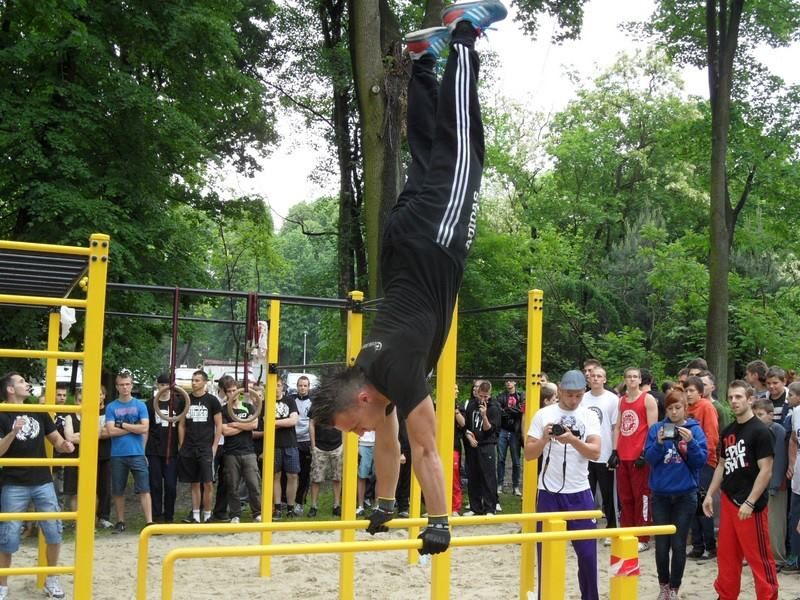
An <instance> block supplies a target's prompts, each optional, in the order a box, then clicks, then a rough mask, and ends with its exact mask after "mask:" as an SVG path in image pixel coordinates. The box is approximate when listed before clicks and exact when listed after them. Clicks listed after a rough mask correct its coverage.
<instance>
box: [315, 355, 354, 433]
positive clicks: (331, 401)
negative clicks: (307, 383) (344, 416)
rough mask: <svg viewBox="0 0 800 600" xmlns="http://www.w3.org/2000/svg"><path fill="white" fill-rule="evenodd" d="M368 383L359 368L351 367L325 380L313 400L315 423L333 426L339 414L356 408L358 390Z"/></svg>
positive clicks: (317, 389)
mask: <svg viewBox="0 0 800 600" xmlns="http://www.w3.org/2000/svg"><path fill="white" fill-rule="evenodd" d="M366 383H367V378H366V377H365V376H364V372H363V371H362V370H361V369H360V368H359V367H349V368H347V369H345V370H344V371H340V372H339V373H336V374H335V375H333V376H331V377H326V378H325V379H323V381H322V383H321V384H320V385H319V387H317V388H316V392H315V393H314V394H313V396H312V398H311V403H312V406H313V407H314V409H313V410H314V422H315V423H317V424H319V425H327V426H333V420H334V418H335V417H336V415H337V414H339V413H341V412H344V411H346V410H349V409H350V408H352V407H353V406H354V404H355V399H356V395H357V393H358V390H360V389H361V388H362V387H364V385H365V384H366Z"/></svg>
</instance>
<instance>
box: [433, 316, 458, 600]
mask: <svg viewBox="0 0 800 600" xmlns="http://www.w3.org/2000/svg"><path fill="white" fill-rule="evenodd" d="M457 340H458V302H457V301H456V305H455V307H454V309H453V320H452V321H451V323H450V331H449V332H448V334H447V340H446V341H445V343H444V348H443V349H442V354H441V356H440V357H439V363H438V365H437V366H436V444H437V447H438V450H439V457H440V458H441V461H442V469H443V471H444V492H445V498H446V500H447V514H448V515H449V514H450V513H451V512H453V435H454V432H453V428H454V427H455V416H454V415H455V409H456V391H455V387H456V346H457ZM450 563H451V552H450V550H448V551H447V552H442V553H440V554H436V555H434V556H433V560H432V561H431V565H432V566H431V598H432V599H433V600H436V599H437V598H449V597H450Z"/></svg>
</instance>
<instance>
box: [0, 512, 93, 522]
mask: <svg viewBox="0 0 800 600" xmlns="http://www.w3.org/2000/svg"><path fill="white" fill-rule="evenodd" d="M77 518H78V513H76V512H14V513H8V512H7V513H4V512H0V521H58V520H61V521H74V520H75V519H77Z"/></svg>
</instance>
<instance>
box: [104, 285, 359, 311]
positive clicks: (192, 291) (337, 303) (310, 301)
mask: <svg viewBox="0 0 800 600" xmlns="http://www.w3.org/2000/svg"><path fill="white" fill-rule="evenodd" d="M108 288H109V289H112V290H121V291H130V292H169V293H175V287H174V286H166V285H143V284H132V283H109V284H108ZM178 289H179V290H180V292H181V294H183V295H195V296H219V297H223V298H247V294H248V293H249V292H240V291H237V290H211V289H203V288H178ZM258 298H259V300H279V301H280V302H282V303H283V304H299V305H314V306H320V307H324V308H346V307H347V302H348V301H347V300H344V299H342V298H316V297H313V296H286V295H281V294H258Z"/></svg>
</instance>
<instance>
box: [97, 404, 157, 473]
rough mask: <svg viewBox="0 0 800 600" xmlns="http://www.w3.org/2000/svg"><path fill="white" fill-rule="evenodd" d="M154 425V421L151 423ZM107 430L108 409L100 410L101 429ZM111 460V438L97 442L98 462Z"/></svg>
mask: <svg viewBox="0 0 800 600" xmlns="http://www.w3.org/2000/svg"><path fill="white" fill-rule="evenodd" d="M151 423H152V421H151ZM105 428H106V407H105V406H103V407H102V408H101V409H100V429H101V430H104V429H105ZM110 458H111V438H105V439H103V438H100V440H98V442H97V460H109V459H110Z"/></svg>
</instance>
